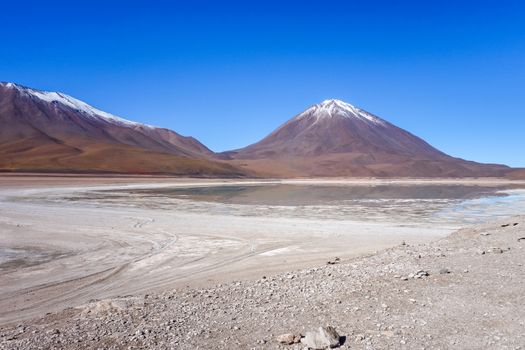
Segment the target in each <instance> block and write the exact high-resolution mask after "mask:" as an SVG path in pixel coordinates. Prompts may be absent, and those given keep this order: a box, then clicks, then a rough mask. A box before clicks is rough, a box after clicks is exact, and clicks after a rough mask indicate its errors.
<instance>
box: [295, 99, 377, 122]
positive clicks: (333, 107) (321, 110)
mask: <svg viewBox="0 0 525 350" xmlns="http://www.w3.org/2000/svg"><path fill="white" fill-rule="evenodd" d="M305 117H313V118H315V119H316V122H318V121H320V120H322V119H326V118H333V117H343V118H357V119H360V120H363V121H365V122H370V123H373V124H377V125H384V124H385V122H384V120H382V119H380V118H378V117H376V116H374V115H373V114H370V113H368V112H367V111H365V110H362V109H360V108H357V107H355V106H353V105H351V104H350V103H347V102H344V101H341V100H338V99H329V100H324V101H323V102H321V103H318V104H316V105H313V106H312V107H310V108H308V109H307V110H306V111H304V112H303V113H301V114H300V115H299V116H298V118H305Z"/></svg>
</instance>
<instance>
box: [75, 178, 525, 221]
mask: <svg viewBox="0 0 525 350" xmlns="http://www.w3.org/2000/svg"><path fill="white" fill-rule="evenodd" d="M86 198H87V197H83V199H84V200H86ZM89 198H90V200H93V201H102V202H114V203H115V204H117V203H119V202H122V199H123V198H126V203H127V204H126V205H129V206H147V207H150V208H158V209H166V210H178V211H189V212H201V213H202V212H206V213H210V214H214V213H215V214H220V215H225V214H226V215H237V216H257V217H260V216H268V217H301V218H312V219H327V220H351V221H377V220H381V221H383V222H385V221H386V222H392V223H396V224H397V225H402V226H414V225H415V226H417V225H421V224H442V225H446V226H447V227H449V228H454V227H460V226H464V225H466V224H472V223H480V222H484V221H487V220H489V219H494V218H500V217H506V216H512V215H516V214H521V213H523V210H525V188H523V187H522V188H520V187H516V186H513V187H494V186H479V185H436V184H432V185H426V184H425V185H371V186H368V185H367V186H363V185H290V184H265V185H221V186H209V187H201V186H199V187H186V188H175V187H173V188H161V189H134V190H112V191H99V192H97V193H90V197H89ZM79 199H82V197H80V198H79Z"/></svg>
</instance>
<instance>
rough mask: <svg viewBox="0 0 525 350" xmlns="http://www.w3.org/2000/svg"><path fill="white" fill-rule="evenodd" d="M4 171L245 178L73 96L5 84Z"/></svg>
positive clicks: (185, 142)
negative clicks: (161, 174)
mask: <svg viewBox="0 0 525 350" xmlns="http://www.w3.org/2000/svg"><path fill="white" fill-rule="evenodd" d="M0 125H1V126H2V127H1V128H0V170H3V171H46V172H117V173H158V174H160V173H163V174H176V175H202V176H240V175H243V174H244V173H243V171H241V170H239V169H238V168H236V167H235V166H233V165H231V164H226V163H224V162H221V161H219V160H218V159H217V158H216V155H215V154H214V153H213V152H212V151H210V150H209V149H208V148H207V147H206V146H204V145H203V144H201V143H200V142H199V141H197V140H196V139H194V138H192V137H184V136H181V135H179V134H177V133H175V132H173V131H171V130H168V129H161V128H156V127H152V126H148V125H143V124H139V123H134V122H130V121H127V120H125V119H121V118H118V117H115V116H113V115H110V114H108V113H105V112H102V111H100V110H97V109H95V108H93V107H91V106H89V105H87V104H85V103H83V102H81V101H79V100H76V99H74V98H72V97H70V96H67V95H64V94H61V93H54V92H44V91H39V90H34V89H30V88H26V87H22V86H19V85H16V84H12V83H0Z"/></svg>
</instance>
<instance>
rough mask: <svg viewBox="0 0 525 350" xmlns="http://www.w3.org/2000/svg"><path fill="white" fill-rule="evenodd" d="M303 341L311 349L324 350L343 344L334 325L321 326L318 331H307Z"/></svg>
mask: <svg viewBox="0 0 525 350" xmlns="http://www.w3.org/2000/svg"><path fill="white" fill-rule="evenodd" d="M301 343H303V345H305V346H306V347H308V348H309V349H315V350H324V349H331V348H337V347H339V346H340V345H341V342H340V337H339V334H338V333H337V331H336V330H335V328H334V327H331V326H327V327H319V329H318V330H317V331H314V332H307V333H306V335H305V336H304V338H302V339H301Z"/></svg>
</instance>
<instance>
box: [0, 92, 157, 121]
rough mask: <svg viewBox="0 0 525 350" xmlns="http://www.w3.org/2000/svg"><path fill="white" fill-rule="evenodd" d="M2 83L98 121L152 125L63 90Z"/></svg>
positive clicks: (32, 96) (29, 95) (27, 94)
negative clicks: (138, 121)
mask: <svg viewBox="0 0 525 350" xmlns="http://www.w3.org/2000/svg"><path fill="white" fill-rule="evenodd" d="M0 85H4V86H5V87H6V88H9V89H16V90H18V91H19V92H21V93H22V94H24V95H26V96H28V97H30V98H36V99H39V100H41V101H44V102H48V103H59V104H61V105H62V106H66V107H68V108H71V109H73V110H75V111H79V112H81V113H82V114H83V115H85V116H87V117H89V118H92V119H95V120H98V121H103V122H107V123H110V124H118V125H125V126H145V127H152V126H150V125H146V124H142V123H137V122H133V121H130V120H127V119H124V118H120V117H117V116H115V115H113V114H110V113H106V112H104V111H101V110H99V109H97V108H95V107H93V106H90V105H88V104H87V103H85V102H83V101H80V100H77V99H76V98H74V97H71V96H69V95H66V94H64V93H61V92H50V91H42V90H36V89H31V88H28V87H25V86H22V85H18V84H15V83H0Z"/></svg>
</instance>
